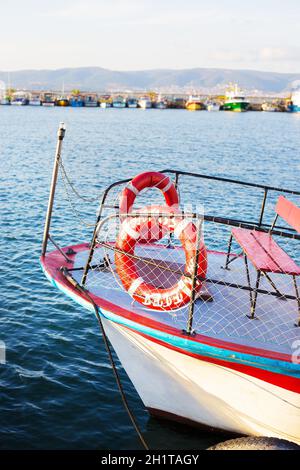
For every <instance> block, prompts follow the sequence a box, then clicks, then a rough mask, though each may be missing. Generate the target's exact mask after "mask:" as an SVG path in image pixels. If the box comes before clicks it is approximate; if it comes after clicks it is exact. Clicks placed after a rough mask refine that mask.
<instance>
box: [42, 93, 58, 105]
mask: <svg viewBox="0 0 300 470" xmlns="http://www.w3.org/2000/svg"><path fill="white" fill-rule="evenodd" d="M41 102H42V106H47V107H50V106H55V96H54V94H53V93H44V94H43V95H42V98H41Z"/></svg>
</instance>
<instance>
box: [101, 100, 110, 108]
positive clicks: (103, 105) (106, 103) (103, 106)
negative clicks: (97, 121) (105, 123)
mask: <svg viewBox="0 0 300 470" xmlns="http://www.w3.org/2000/svg"><path fill="white" fill-rule="evenodd" d="M100 108H103V109H105V108H111V103H109V102H107V101H101V103H100Z"/></svg>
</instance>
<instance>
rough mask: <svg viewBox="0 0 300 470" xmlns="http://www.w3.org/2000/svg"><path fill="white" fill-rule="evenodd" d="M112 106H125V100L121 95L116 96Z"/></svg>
mask: <svg viewBox="0 0 300 470" xmlns="http://www.w3.org/2000/svg"><path fill="white" fill-rule="evenodd" d="M112 105H113V108H126V100H125V98H124V97H123V96H117V97H116V98H114V99H113V102H112Z"/></svg>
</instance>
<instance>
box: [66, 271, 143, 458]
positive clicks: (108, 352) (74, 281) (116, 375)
mask: <svg viewBox="0 0 300 470" xmlns="http://www.w3.org/2000/svg"><path fill="white" fill-rule="evenodd" d="M61 272H62V274H63V275H64V276H65V277H66V279H67V280H68V281H69V282H70V283H71V284H72V285H73V286H74V287H76V288H77V289H78V290H80V291H81V292H82V293H83V294H84V295H85V297H86V298H87V299H88V300H89V301H90V302H91V304H92V306H93V308H94V311H95V315H96V318H97V321H98V324H99V327H100V331H101V333H102V337H103V342H104V346H105V349H106V351H107V354H108V357H109V362H110V365H111V367H112V370H113V373H114V376H115V379H116V383H117V386H118V389H119V392H120V395H121V398H122V402H123V405H124V408H125V410H126V412H127V414H128V416H129V418H130V421H131V423H132V425H133V427H134V429H135V431H136V433H137V435H138V437H139V439H140V441H141V444H142V446H143V447H144V449H145V450H149V446H148V444H147V442H146V440H145V438H144V436H143V434H142V431H141V430H140V427H139V425H138V423H137V421H136V419H135V416H134V414H133V412H132V411H131V409H130V407H129V404H128V401H127V398H126V394H125V391H124V388H123V385H122V382H121V379H120V376H119V373H118V371H117V367H116V364H115V361H114V358H113V355H112V351H111V347H110V344H109V340H108V337H107V335H106V332H105V330H104V326H103V322H102V319H101V315H100V314H99V309H98V306H97V304H96V303H95V302H94V300H93V299H92V297H91V296H90V295H89V293H88V292H87V290H86V289H85V288H84V287H82V286H81V285H80V284H79V283H78V282H77V281H76V279H74V278H73V276H72V275H71V274H70V273H69V272H68V270H67V268H65V267H63V268H61Z"/></svg>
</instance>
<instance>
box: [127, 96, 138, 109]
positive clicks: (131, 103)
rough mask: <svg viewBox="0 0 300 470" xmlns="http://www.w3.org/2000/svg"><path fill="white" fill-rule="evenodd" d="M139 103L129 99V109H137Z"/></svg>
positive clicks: (134, 99)
mask: <svg viewBox="0 0 300 470" xmlns="http://www.w3.org/2000/svg"><path fill="white" fill-rule="evenodd" d="M137 107H138V102H137V99H136V98H127V108H137Z"/></svg>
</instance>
